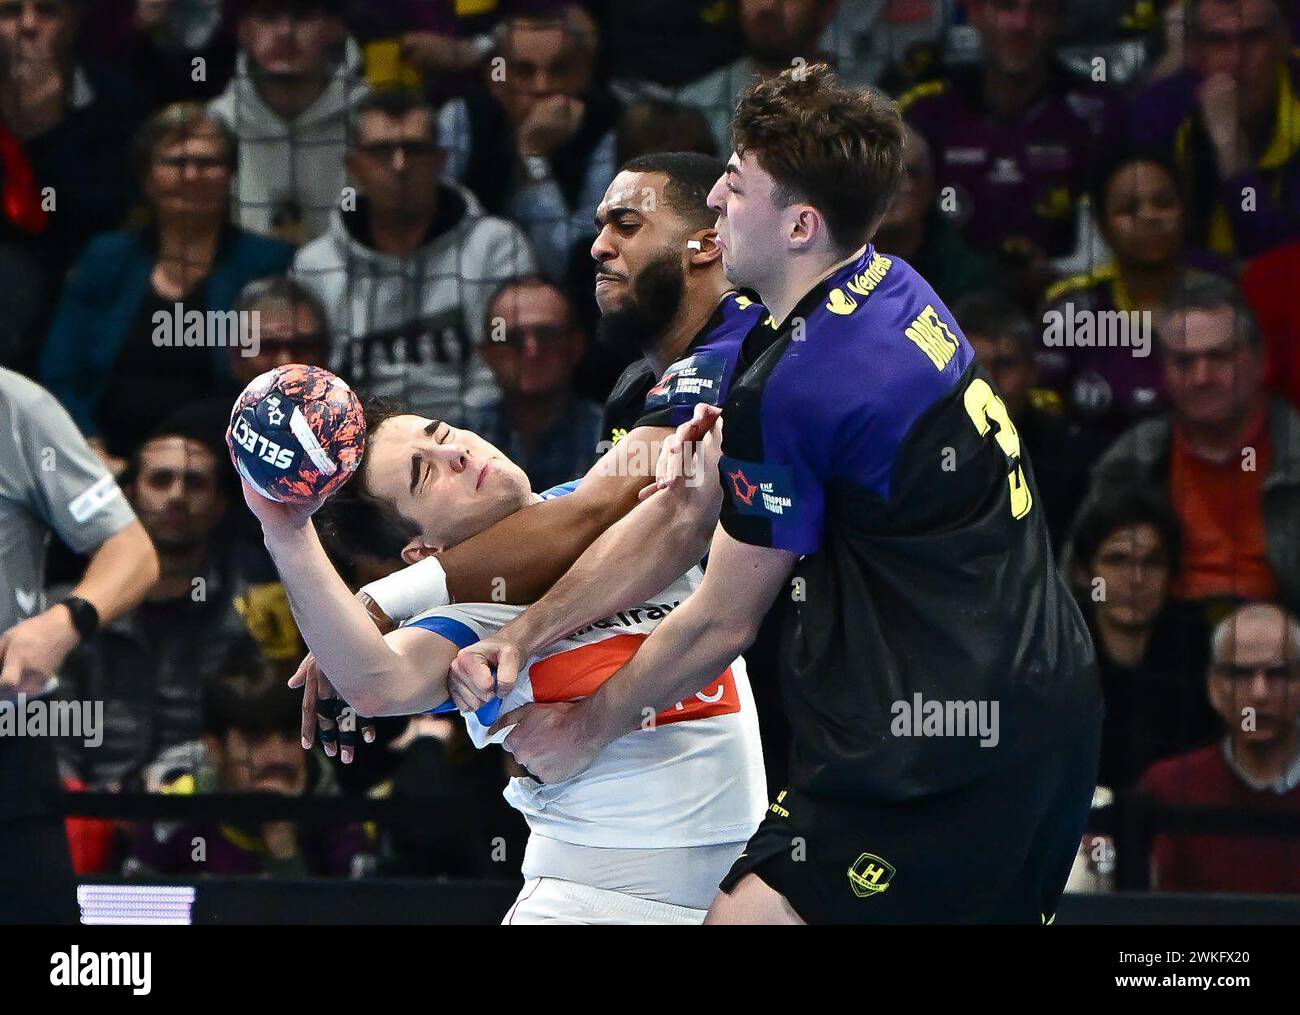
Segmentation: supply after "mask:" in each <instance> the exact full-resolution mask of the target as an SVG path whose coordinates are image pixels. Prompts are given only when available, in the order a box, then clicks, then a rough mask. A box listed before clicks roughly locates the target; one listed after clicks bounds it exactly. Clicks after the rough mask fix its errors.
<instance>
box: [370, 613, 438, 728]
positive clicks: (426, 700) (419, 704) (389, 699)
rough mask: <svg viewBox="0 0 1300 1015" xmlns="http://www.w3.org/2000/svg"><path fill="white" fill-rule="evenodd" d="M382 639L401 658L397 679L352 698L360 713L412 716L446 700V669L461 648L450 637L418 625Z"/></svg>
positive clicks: (399, 629) (402, 629)
mask: <svg viewBox="0 0 1300 1015" xmlns="http://www.w3.org/2000/svg"><path fill="white" fill-rule="evenodd" d="M384 641H385V642H386V643H387V644H388V647H389V648H390V649H392V650H393V653H394V654H395V655H396V656H397V657H398V659H399V660H400V665H399V666H398V668H397V672H396V673H395V677H396V679H395V680H393V681H391V682H390V683H389V685H388V686H387V687H386V688H385V689H384V690H383V691H379V692H375V691H369V692H364V694H363V695H358V696H357V697H358V698H361V699H363V700H358V701H353V702H352V704H353V705H354V706H356V708H357V710H358V711H360V712H361V713H362V714H363V715H369V716H384V715H413V714H415V713H418V712H428V711H430V710H432V709H434V708H437V707H438V706H440V705H442V704H443V703H444V702H445V701H446V700H447V697H448V695H447V671H448V670H450V669H451V662H452V660H453V659H455V658H456V653H457V652H459V651H460V646H459V645H458V644H457V643H456V642H455V641H453V640H452V639H451V638H449V637H447V636H446V635H444V634H440V633H438V632H435V631H430V630H427V629H425V628H421V627H399V628H398V629H397V630H396V631H390V632H389V633H388V634H386V635H384Z"/></svg>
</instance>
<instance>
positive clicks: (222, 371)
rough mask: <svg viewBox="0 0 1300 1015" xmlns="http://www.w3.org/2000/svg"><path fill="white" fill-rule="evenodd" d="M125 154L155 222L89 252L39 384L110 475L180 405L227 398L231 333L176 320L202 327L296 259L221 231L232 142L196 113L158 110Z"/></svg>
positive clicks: (78, 268) (68, 293)
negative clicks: (191, 317) (243, 292)
mask: <svg viewBox="0 0 1300 1015" xmlns="http://www.w3.org/2000/svg"><path fill="white" fill-rule="evenodd" d="M132 151H133V157H134V162H135V165H136V171H137V175H138V178H139V180H140V182H141V185H142V187H143V189H144V192H145V195H146V197H147V198H148V201H149V207H150V212H151V216H152V218H153V222H152V224H151V225H149V226H146V227H144V228H142V229H136V230H130V231H124V232H116V233H107V234H105V235H102V236H99V237H96V238H95V240H93V241H92V242H91V243H90V245H89V246H88V247H87V248H86V251H85V253H84V254H82V256H81V258H80V259H79V260H78V262H77V264H76V265H75V267H74V268H73V271H72V273H71V275H70V276H69V278H68V280H67V282H66V283H65V285H64V288H63V294H62V297H61V299H60V302H59V307H58V311H57V313H56V315H55V318H54V324H53V326H52V328H51V331H50V335H49V339H48V340H47V342H46V345H45V350H44V354H43V357H42V360H41V376H42V377H43V379H44V381H45V384H46V385H47V386H48V387H49V389H50V390H51V391H52V392H54V394H55V395H57V396H58V398H59V400H60V401H61V402H63V404H64V405H65V406H67V408H68V411H69V412H70V413H71V414H72V418H73V419H74V420H76V421H77V424H78V425H79V426H80V427H81V429H82V431H83V432H84V433H85V434H86V435H87V437H88V438H89V439H90V442H91V446H92V447H95V448H96V450H98V451H100V452H101V453H102V454H104V455H105V456H106V459H107V460H108V461H109V463H110V465H111V466H112V467H113V468H114V469H116V470H118V471H120V470H121V468H122V467H123V466H124V464H125V460H126V459H128V458H129V457H130V456H131V455H132V454H133V453H134V452H135V450H136V449H137V448H138V447H139V446H140V443H141V441H142V440H143V439H144V438H145V437H146V436H147V435H148V434H149V433H150V432H151V431H152V430H153V429H154V427H155V426H157V425H158V423H160V422H161V421H162V419H163V418H165V417H166V416H167V414H168V413H169V412H171V411H172V410H173V409H174V408H175V407H176V406H177V405H179V404H182V403H185V402H190V401H198V400H200V399H202V398H205V397H207V396H209V395H212V394H214V393H217V392H221V391H227V392H229V391H231V390H232V389H233V386H234V378H233V377H232V375H231V370H230V349H229V347H230V344H231V342H232V340H233V339H234V338H235V334H234V332H233V331H232V332H230V333H228V334H217V333H216V332H215V330H214V329H213V330H211V332H210V329H208V328H207V327H206V326H205V327H204V328H203V329H202V331H201V333H198V334H197V335H195V334H194V333H192V332H191V333H190V337H189V338H188V339H186V338H183V335H184V333H185V332H184V331H183V330H182V328H181V327H180V325H181V323H182V322H183V321H184V317H185V316H186V315H190V314H191V312H194V313H197V314H201V315H205V316H204V317H203V320H204V322H205V325H206V322H207V320H208V318H207V317H206V314H207V313H208V312H218V313H222V314H224V313H226V312H228V311H230V310H231V308H232V307H233V305H234V302H235V299H236V297H237V296H238V295H239V292H240V290H241V289H243V287H244V286H245V285H246V284H247V283H248V282H249V281H251V280H252V279H255V278H261V277H263V276H265V275H269V274H274V273H277V272H282V271H284V270H285V269H286V268H287V267H288V264H289V260H290V258H291V256H292V253H293V251H292V249H291V248H290V247H289V246H288V244H285V243H282V242H281V241H279V240H272V239H268V238H266V237H263V236H255V235H253V234H251V233H247V232H243V231H242V230H239V229H236V228H234V227H232V226H231V225H230V221H229V217H228V214H227V212H228V207H229V198H230V176H231V172H232V168H233V158H234V148H233V138H232V137H231V135H230V132H229V131H228V130H227V129H226V127H225V126H224V124H222V123H221V121H219V120H215V119H213V118H212V117H210V116H209V115H208V114H207V113H206V111H205V110H204V107H203V106H201V105H198V104H197V103H177V104H175V105H172V106H167V107H166V108H164V109H162V110H160V111H159V112H157V113H155V114H154V115H153V116H152V117H150V118H149V120H148V121H147V122H146V123H145V125H144V126H143V127H142V128H141V129H140V132H139V134H138V135H137V137H136V139H135V143H134V147H133V150H132ZM178 305H179V307H180V308H181V312H182V313H181V321H178V320H177V310H176V308H177V306H178ZM195 319H197V318H195ZM160 322H170V324H169V326H167V327H164V325H163V324H160ZM185 327H186V328H188V327H189V326H188V324H186V325H185ZM160 328H162V329H163V330H161V331H160ZM196 338H197V341H195V339H196Z"/></svg>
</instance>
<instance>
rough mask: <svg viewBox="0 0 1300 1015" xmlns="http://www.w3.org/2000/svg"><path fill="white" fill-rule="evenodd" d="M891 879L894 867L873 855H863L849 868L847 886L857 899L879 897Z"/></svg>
mask: <svg viewBox="0 0 1300 1015" xmlns="http://www.w3.org/2000/svg"><path fill="white" fill-rule="evenodd" d="M893 877H894V865H893V864H892V863H890V862H889V861H888V860H886V859H884V858H883V857H879V856H876V854H874V853H863V854H862V855H861V856H860V857H858V858H857V860H855V861H854V863H853V866H852V867H850V868H849V886H850V887H851V888H852V889H853V894H854V895H856V896H857V897H858V898H859V899H865V898H867V897H869V896H872V895H879V894H880V893H881V892H883V891H884V890H885V889H886V888H888V887H889V883H890V881H892V880H893Z"/></svg>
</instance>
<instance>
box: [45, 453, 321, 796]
mask: <svg viewBox="0 0 1300 1015" xmlns="http://www.w3.org/2000/svg"><path fill="white" fill-rule="evenodd" d="M226 457H227V456H226V453H225V449H224V448H221V447H214V446H210V445H208V444H206V443H205V442H204V441H202V440H201V439H199V438H198V437H196V436H194V435H180V434H177V435H171V434H168V433H165V432H160V433H159V435H158V436H156V437H154V438H152V439H150V440H148V441H146V442H145V443H144V445H143V447H141V449H140V451H139V453H138V454H137V455H136V457H135V461H134V463H133V466H132V469H131V471H130V473H129V474H128V478H127V481H126V482H125V484H124V486H125V489H126V493H127V497H128V499H129V500H130V502H131V506H132V507H133V508H135V511H136V514H137V515H138V516H139V518H140V521H141V523H142V524H143V525H144V528H145V531H146V532H148V533H149V537H150V538H151V539H152V540H153V543H154V546H155V548H156V549H157V551H158V557H159V561H160V563H161V570H162V574H161V577H160V578H159V579H158V581H157V583H156V584H155V585H154V586H153V587H152V588H151V589H150V590H149V593H148V594H147V596H146V597H145V601H144V602H143V603H141V604H140V606H138V607H137V608H136V609H135V610H133V611H132V612H130V613H128V614H126V615H125V616H123V617H120V618H119V619H118V620H116V621H114V622H113V623H111V624H106V625H105V626H104V628H103V629H102V630H101V631H100V632H99V634H98V635H97V636H96V637H95V638H93V639H91V640H90V641H88V642H86V643H85V644H83V645H81V646H80V647H78V648H77V649H76V650H74V651H73V652H72V654H71V655H70V656H69V657H68V661H67V663H66V664H65V666H64V669H63V682H62V690H61V692H60V693H61V695H62V696H63V697H65V698H67V699H69V700H78V701H102V702H104V733H103V743H102V744H100V745H99V746H97V747H94V748H88V747H86V746H85V745H84V743H83V742H82V741H81V740H65V741H60V745H59V747H60V753H61V756H62V757H63V759H64V761H65V762H66V763H67V764H68V765H69V766H70V767H71V769H72V771H73V773H74V774H75V775H76V776H77V777H78V778H80V779H81V780H83V781H84V782H85V783H86V784H87V785H88V786H89V787H91V788H92V789H104V788H108V787H112V788H119V787H122V786H134V785H138V784H139V783H141V782H142V781H144V780H146V778H147V776H146V769H147V768H148V767H149V766H150V765H151V764H154V763H155V762H156V761H157V760H158V757H159V755H160V754H161V752H163V751H164V750H166V749H168V748H171V747H175V746H177V745H186V744H189V745H192V744H193V742H194V741H196V740H197V739H198V737H199V735H200V713H199V704H200V688H201V685H202V681H203V678H204V677H205V676H208V675H211V674H213V673H214V672H215V671H216V668H218V667H220V666H222V665H224V664H225V661H226V660H227V659H228V658H230V657H232V656H244V655H249V654H255V653H257V652H258V647H257V644H256V642H255V641H254V640H253V638H252V636H251V635H250V633H249V629H248V627H247V626H246V625H245V623H244V621H243V620H241V619H240V616H239V612H238V611H237V609H236V605H235V598H236V596H237V595H238V594H239V593H240V592H241V591H242V589H241V587H240V583H239V578H238V576H237V575H235V574H232V573H231V569H230V567H229V565H228V562H227V560H226V559H225V555H224V548H223V547H221V546H219V545H216V544H215V543H214V542H213V540H212V533H213V531H214V529H216V527H217V525H218V523H219V522H220V521H221V518H222V516H223V515H224V514H225V512H226V511H227V510H228V508H229V500H228V499H227V497H226V496H225V494H224V492H223V491H222V488H221V483H220V480H219V478H218V474H217V470H218V469H221V468H226V464H225V459H226ZM295 637H296V632H295Z"/></svg>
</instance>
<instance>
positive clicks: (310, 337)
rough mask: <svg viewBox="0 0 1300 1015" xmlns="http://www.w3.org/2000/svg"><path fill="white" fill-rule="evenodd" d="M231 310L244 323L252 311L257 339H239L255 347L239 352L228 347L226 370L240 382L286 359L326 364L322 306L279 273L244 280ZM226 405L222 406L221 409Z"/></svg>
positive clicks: (326, 335) (327, 348)
mask: <svg viewBox="0 0 1300 1015" xmlns="http://www.w3.org/2000/svg"><path fill="white" fill-rule="evenodd" d="M235 310H236V311H239V312H240V319H241V321H245V322H249V323H251V319H252V315H254V314H256V315H257V317H256V320H257V342H256V343H252V342H247V343H245V348H248V349H250V350H251V349H253V348H254V347H256V352H254V354H253V355H251V356H245V355H244V354H243V353H244V349H241V348H232V349H231V355H230V367H231V371H232V372H233V373H234V375H235V380H236V381H238V382H239V384H240V385H241V386H246V385H247V384H248V383H249V382H250V381H252V380H253V378H255V377H258V376H260V375H261V374H264V373H266V371H268V370H274V369H275V368H276V367H279V366H284V365H285V364H287V363H305V364H307V365H308V366H316V367H328V366H329V356H330V336H329V331H328V330H327V329H326V322H325V308H324V307H322V306H321V305H320V301H319V300H318V299H316V297H315V295H314V294H313V293H312V292H311V290H310V289H308V288H307V287H306V286H304V285H303V284H302V283H301V282H298V281H297V280H295V279H292V278H288V277H283V276H277V277H274V278H260V279H258V280H257V281H255V282H249V283H248V285H246V286H244V291H243V292H241V293H240V294H239V299H237V300H236V301H235ZM243 326H244V327H247V326H248V324H244V325H243ZM223 404H224V403H223ZM229 409H230V407H229V406H228V405H227V406H226V411H227V414H228V413H229Z"/></svg>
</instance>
